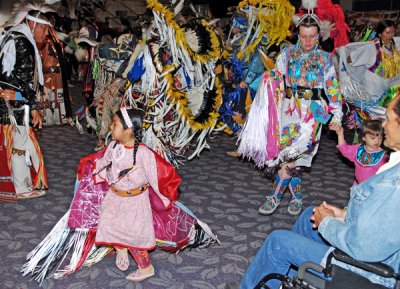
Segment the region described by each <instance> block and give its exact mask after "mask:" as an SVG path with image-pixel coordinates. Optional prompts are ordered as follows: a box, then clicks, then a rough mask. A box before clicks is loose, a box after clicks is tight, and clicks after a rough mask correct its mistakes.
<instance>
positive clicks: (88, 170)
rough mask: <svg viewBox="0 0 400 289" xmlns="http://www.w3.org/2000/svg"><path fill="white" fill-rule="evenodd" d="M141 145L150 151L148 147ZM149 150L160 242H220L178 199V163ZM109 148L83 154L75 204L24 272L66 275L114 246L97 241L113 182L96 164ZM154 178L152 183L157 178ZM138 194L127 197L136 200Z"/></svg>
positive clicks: (177, 246)
mask: <svg viewBox="0 0 400 289" xmlns="http://www.w3.org/2000/svg"><path fill="white" fill-rule="evenodd" d="M111 144H114V143H111ZM111 144H110V145H111ZM140 149H141V148H139V150H140ZM142 149H145V150H148V148H146V147H142ZM148 151H149V153H150V154H154V155H153V156H152V158H153V159H155V162H154V163H153V162H152V161H151V160H147V159H146V161H148V162H149V163H151V164H155V166H156V167H155V168H154V167H151V168H144V169H146V171H150V172H152V173H153V174H155V175H154V176H152V177H151V178H152V179H153V178H154V179H155V181H156V183H154V184H153V186H156V187H158V188H156V189H153V188H152V187H151V186H150V187H148V191H147V190H146V191H144V192H143V194H144V193H145V194H148V197H149V198H150V204H151V210H152V214H153V216H152V219H153V225H154V232H155V237H156V244H157V247H159V248H160V249H162V250H165V251H169V252H178V251H180V250H182V249H184V248H185V247H197V246H207V245H209V244H210V243H215V242H218V239H217V237H216V236H215V235H214V234H213V233H212V232H211V230H210V228H209V227H208V226H207V225H206V224H204V223H202V222H201V221H200V220H198V219H197V218H196V217H195V216H194V215H193V213H192V212H191V211H190V210H189V209H188V208H187V207H185V206H184V205H183V204H181V203H180V202H178V201H177V198H178V191H177V189H178V186H179V184H180V182H181V179H180V177H179V176H178V174H177V173H176V171H175V169H174V168H173V166H172V165H170V164H169V163H168V162H166V161H165V160H164V159H162V158H161V157H160V156H159V155H158V154H157V153H155V152H153V151H150V150H148ZM106 152H107V148H104V149H103V150H101V151H99V152H97V153H95V154H91V155H89V156H87V157H85V158H83V159H81V161H80V164H79V166H78V173H77V181H76V185H75V194H74V198H73V200H72V203H71V206H70V209H69V210H68V212H67V213H66V214H65V215H64V216H63V217H62V218H61V219H60V221H59V222H58V223H57V224H56V225H55V226H54V228H53V229H52V231H51V232H50V233H49V234H48V235H47V236H46V237H45V238H44V240H43V241H42V242H41V243H40V244H39V245H38V246H37V247H36V248H35V249H34V250H32V252H31V253H29V255H28V257H27V259H28V261H27V263H26V264H25V265H24V266H23V267H22V269H21V272H22V274H23V275H24V276H25V275H31V277H32V278H33V279H35V280H36V281H38V282H40V283H41V282H43V280H44V279H45V278H47V277H49V276H53V277H54V278H56V279H57V278H61V277H63V276H66V275H68V274H71V273H73V272H75V271H77V270H78V269H79V268H81V267H82V266H92V265H93V264H95V263H97V262H99V261H100V260H101V259H102V258H103V257H104V256H106V255H107V254H108V253H109V252H110V251H112V250H113V247H107V246H96V244H95V239H96V231H97V226H98V221H99V212H100V209H101V206H102V202H103V200H104V199H105V198H106V196H107V195H108V194H114V192H113V191H112V190H111V189H110V185H109V184H108V182H98V181H97V179H96V178H95V176H94V173H96V177H97V173H98V172H97V171H96V169H97V170H99V172H100V173H101V165H99V166H100V167H97V166H96V164H97V163H98V162H99V163H101V162H103V161H104V158H103V157H105V159H107V156H105V154H106ZM113 160H114V159H113ZM126 181H128V180H126ZM126 181H125V182H126ZM149 183H150V185H151V183H152V182H151V181H149ZM135 197H136V196H133V197H128V198H131V199H132V201H134V200H133V198H135ZM109 229H110V228H109ZM111 230H112V228H111ZM65 260H69V263H68V264H67V265H63V263H64V261H65Z"/></svg>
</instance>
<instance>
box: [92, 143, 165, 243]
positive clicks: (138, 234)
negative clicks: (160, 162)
mask: <svg viewBox="0 0 400 289" xmlns="http://www.w3.org/2000/svg"><path fill="white" fill-rule="evenodd" d="M117 155H119V156H117ZM115 156H117V157H118V158H120V160H115V158H114V157H115ZM110 160H113V161H112V163H111V168H110V169H107V170H102V171H101V172H100V174H101V176H102V177H104V178H105V179H106V180H107V182H108V183H109V184H111V183H113V182H115V184H114V185H113V186H114V188H115V189H116V190H118V191H120V192H122V191H129V190H134V189H138V188H141V187H144V186H145V187H147V185H150V186H151V187H152V188H153V190H154V192H155V193H156V194H157V195H158V197H159V198H160V199H161V200H162V201H163V203H164V205H165V206H166V207H167V206H169V204H170V202H171V201H170V200H168V199H167V198H166V197H164V196H163V195H162V194H161V193H160V192H159V189H158V179H157V164H156V159H155V156H154V153H153V152H152V151H151V150H150V149H149V148H147V147H146V146H140V147H139V149H138V152H137V155H136V165H135V166H134V167H133V168H132V166H133V147H123V146H122V145H117V146H116V147H115V148H113V145H112V144H111V145H109V146H108V148H107V151H106V153H105V155H104V157H103V158H102V159H100V160H99V161H97V162H96V168H97V169H101V168H103V167H105V166H107V165H108V164H109V163H110ZM130 168H132V171H131V172H130V173H128V174H127V175H126V176H125V177H123V178H120V179H118V176H119V174H120V172H121V171H123V170H126V169H130ZM96 244H97V245H115V246H122V247H135V248H138V249H142V250H151V249H154V248H155V246H156V238H155V233H154V226H153V214H152V210H151V205H150V199H149V190H148V189H147V188H146V189H145V190H144V191H143V192H141V193H140V194H138V195H135V196H132V197H122V196H120V195H118V194H117V193H115V192H113V191H112V189H111V187H110V189H109V191H108V193H107V195H106V196H105V198H104V200H103V204H102V206H101V211H100V217H99V224H98V227H97V233H96Z"/></svg>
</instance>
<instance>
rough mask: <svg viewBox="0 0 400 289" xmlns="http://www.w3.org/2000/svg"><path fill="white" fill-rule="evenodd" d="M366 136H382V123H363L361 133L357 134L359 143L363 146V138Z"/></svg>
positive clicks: (376, 121)
mask: <svg viewBox="0 0 400 289" xmlns="http://www.w3.org/2000/svg"><path fill="white" fill-rule="evenodd" d="M367 134H371V135H374V136H383V127H382V122H381V121H380V120H377V119H373V120H366V121H364V123H363V127H362V128H361V131H360V134H359V141H360V143H362V144H363V145H365V141H363V137H365V136H366V135H367Z"/></svg>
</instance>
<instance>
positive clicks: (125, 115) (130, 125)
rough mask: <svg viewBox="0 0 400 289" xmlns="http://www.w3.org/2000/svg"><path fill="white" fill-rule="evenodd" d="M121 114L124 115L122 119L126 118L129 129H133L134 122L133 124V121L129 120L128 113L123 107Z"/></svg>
mask: <svg viewBox="0 0 400 289" xmlns="http://www.w3.org/2000/svg"><path fill="white" fill-rule="evenodd" d="M121 113H122V117H123V118H124V121H125V123H126V126H127V127H128V128H132V127H133V125H132V122H131V120H130V118H129V115H128V112H127V110H126V108H125V107H121Z"/></svg>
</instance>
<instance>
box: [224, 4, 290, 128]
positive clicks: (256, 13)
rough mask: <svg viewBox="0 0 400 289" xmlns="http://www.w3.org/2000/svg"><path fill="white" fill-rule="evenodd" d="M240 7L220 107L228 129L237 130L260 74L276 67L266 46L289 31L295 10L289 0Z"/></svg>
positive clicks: (226, 61) (228, 51) (226, 55)
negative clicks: (291, 17) (268, 55)
mask: <svg viewBox="0 0 400 289" xmlns="http://www.w3.org/2000/svg"><path fill="white" fill-rule="evenodd" d="M237 10H238V11H239V14H237V15H234V16H233V17H232V27H231V31H230V33H229V37H228V43H227V48H226V50H225V51H224V53H223V57H224V67H225V74H224V76H225V80H224V92H223V105H222V106H221V108H220V111H219V112H220V114H221V121H222V122H223V123H224V124H226V125H227V126H228V128H229V130H228V132H229V133H230V132H233V133H237V132H238V131H239V130H240V129H241V128H242V126H243V124H244V121H245V119H246V117H247V113H248V111H249V108H250V106H251V102H252V101H253V99H254V96H255V93H256V91H257V87H258V83H259V80H260V76H261V75H262V74H263V72H264V71H265V69H268V70H270V69H272V68H273V67H274V63H273V61H272V59H270V58H269V57H267V54H268V53H267V50H268V49H269V48H271V46H273V45H279V44H280V43H281V42H283V41H284V40H285V38H286V37H287V36H289V35H290V30H289V27H290V16H291V15H292V14H293V13H294V7H293V6H292V5H291V4H290V3H289V1H286V0H282V1H247V0H245V1H242V2H240V3H239V5H238V7H237ZM235 31H239V33H237V34H235ZM231 35H232V36H231Z"/></svg>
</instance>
